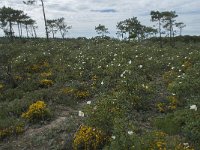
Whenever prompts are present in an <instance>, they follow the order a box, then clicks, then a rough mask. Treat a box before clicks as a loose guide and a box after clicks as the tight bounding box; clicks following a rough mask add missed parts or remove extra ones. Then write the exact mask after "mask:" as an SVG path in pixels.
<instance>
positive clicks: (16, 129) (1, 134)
mask: <svg viewBox="0 0 200 150" xmlns="http://www.w3.org/2000/svg"><path fill="white" fill-rule="evenodd" d="M24 130H25V129H24V124H18V125H16V126H11V127H7V128H3V129H1V128H0V140H2V139H4V138H6V137H9V136H12V135H19V134H21V133H23V132H24Z"/></svg>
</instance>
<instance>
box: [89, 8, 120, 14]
mask: <svg viewBox="0 0 200 150" xmlns="http://www.w3.org/2000/svg"><path fill="white" fill-rule="evenodd" d="M91 12H100V13H115V12H117V10H115V9H101V10H91Z"/></svg>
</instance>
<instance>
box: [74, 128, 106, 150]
mask: <svg viewBox="0 0 200 150" xmlns="http://www.w3.org/2000/svg"><path fill="white" fill-rule="evenodd" d="M105 140H106V136H105V134H104V133H103V132H102V131H101V130H99V129H95V128H92V127H89V126H85V125H83V126H81V127H80V129H79V130H78V131H77V132H76V133H75V135H74V141H73V147H74V149H75V150H78V149H81V150H97V149H99V148H100V147H101V146H103V144H104V142H105Z"/></svg>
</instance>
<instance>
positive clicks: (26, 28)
mask: <svg viewBox="0 0 200 150" xmlns="http://www.w3.org/2000/svg"><path fill="white" fill-rule="evenodd" d="M26 34H27V38H29V36H28V26H27V24H26Z"/></svg>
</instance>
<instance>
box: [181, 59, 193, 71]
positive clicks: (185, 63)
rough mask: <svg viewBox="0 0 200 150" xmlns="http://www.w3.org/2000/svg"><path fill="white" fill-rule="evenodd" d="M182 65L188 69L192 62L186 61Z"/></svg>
mask: <svg viewBox="0 0 200 150" xmlns="http://www.w3.org/2000/svg"><path fill="white" fill-rule="evenodd" d="M182 67H183V69H184V70H187V69H189V68H191V67H192V63H191V62H189V61H185V62H184V63H183V64H182Z"/></svg>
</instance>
